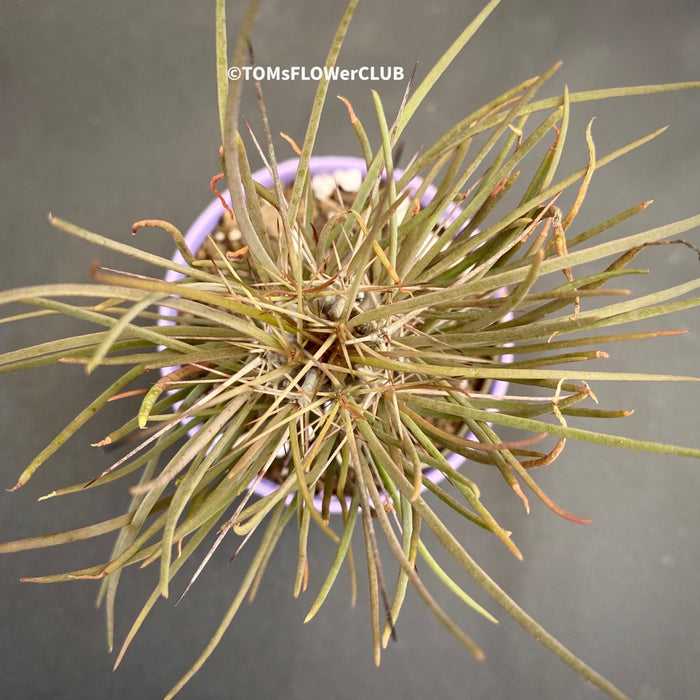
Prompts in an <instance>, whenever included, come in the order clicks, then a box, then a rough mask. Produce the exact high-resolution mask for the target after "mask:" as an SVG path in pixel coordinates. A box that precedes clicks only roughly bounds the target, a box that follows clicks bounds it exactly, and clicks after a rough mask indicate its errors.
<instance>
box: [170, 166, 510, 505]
mask: <svg viewBox="0 0 700 700" xmlns="http://www.w3.org/2000/svg"><path fill="white" fill-rule="evenodd" d="M297 163H298V160H297V159H296V158H293V159H291V160H285V161H283V162H282V163H279V164H278V166H277V167H278V172H279V178H280V181H281V182H282V184H289V183H291V182H293V180H294V176H295V175H296V171H297ZM310 169H311V173H312V174H313V175H332V174H333V173H335V172H336V171H339V170H341V171H342V170H359V171H360V172H362V174H363V175H364V174H365V173H366V172H367V168H366V166H365V162H364V160H362V159H361V158H353V157H349V156H315V157H312V158H311V162H310ZM395 176H396V177H397V178H398V177H400V176H401V171H400V170H397V171H396V172H395ZM253 179H254V180H256V181H257V182H259V183H260V184H261V185H263V186H264V187H272V186H273V180H272V176H271V175H270V173H269V172H268V171H267V170H266V169H262V170H258V171H257V172H255V173H253ZM420 183H421V180H420V178H414V179H413V180H411V182H410V183H409V185H408V187H409V188H410V189H413V190H414V191H415V190H416V189H417V188H418V187H419V186H420ZM435 191H436V190H435V187H433V186H432V185H431V186H429V187H428V188H427V189H426V192H425V195H424V196H423V199H422V200H421V204H422V205H423V206H427V204H428V203H429V202H430V200H431V199H432V198H433V197H434V196H435ZM223 196H224V199H225V200H226V202H227V203H228V204H229V206H230V204H231V195H230V193H229V192H225V193H224V194H223ZM222 214H223V206H222V204H221V202H220V201H219V200H218V199H215V200H214V201H213V202H212V203H211V204H209V206H208V207H207V208H206V209H205V210H204V211H203V212H202V213H201V214H200V215H199V216H198V217H197V218H196V219H195V221H194V223H193V224H192V226H190V228H189V230H188V231H187V233H186V234H185V240H186V242H187V245H188V246H189V248H190V250H192V251H196V250H197V249H198V248H199V247H200V246H201V245H202V243H204V241H205V240H206V237H207V236H208V235H209V234H210V233H211V232H212V231H213V230H214V229H215V228H216V225H217V224H218V223H219V220H220V219H221V215H222ZM456 214H457V211H455V212H454V214H452V215H448V217H447V218H448V219H449V218H452V217H453V216H456ZM173 261H174V262H177V263H180V264H181V265H182V264H184V263H185V261H184V259H183V258H182V256H181V255H180V253H179V251H178V252H176V253H175V255H174V256H173ZM179 277H180V275H179V274H178V273H176V272H173V271H172V270H168V271H167V273H166V275H165V279H166V281H168V282H172V281H174V280H176V279H178V278H179ZM160 313H161V314H162V315H163V316H174V315H175V313H176V311H175V309H170V308H165V307H161V308H160ZM163 323H167V320H164V321H163ZM502 359H504V360H505V361H506V362H508V361H510V360H511V359H512V356H511V355H508V356H504V357H503V358H502ZM172 369H174V368H164V369H163V370H161V374H166V373H167V372H169V371H171V370H172ZM507 389H508V382H503V381H494V382H493V384H492V386H491V390H490V394H491V395H492V396H504V395H505V394H506V391H507ZM194 430H195V431H196V428H195V429H194ZM467 438H468V439H471V440H473V439H475V438H474V436H473V435H472V434H469V435H467ZM447 459H448V462H449V463H450V465H451V466H452V467H453V468H455V469H456V468H458V467H459V466H460V465H461V464H462V463H463V462H464V461H465V460H464V458H463V457H461V456H460V455H457V454H450V455H449V456H448V458H447ZM423 477H424V478H426V479H430V480H431V481H433V482H435V483H437V482H439V481H441V480H442V479H443V478H444V477H443V474H442V473H441V472H440V471H439V470H437V469H426V470H425V471H424V472H423ZM277 488H278V484H276V483H275V482H273V481H270V480H269V479H264V478H263V479H261V480H260V481H258V482H257V483H256V484H255V486H254V492H255V493H256V494H257V495H258V496H267V495H269V494H271V493H272V492H273V491H275V489H277ZM423 488H424V489H425V487H423ZM314 504H315V505H316V507H317V508H318V510H319V511H320V510H321V496H316V497H315V498H314ZM340 512H341V509H340V504H339V503H338V501H337V499H333V500H332V501H331V513H340Z"/></svg>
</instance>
